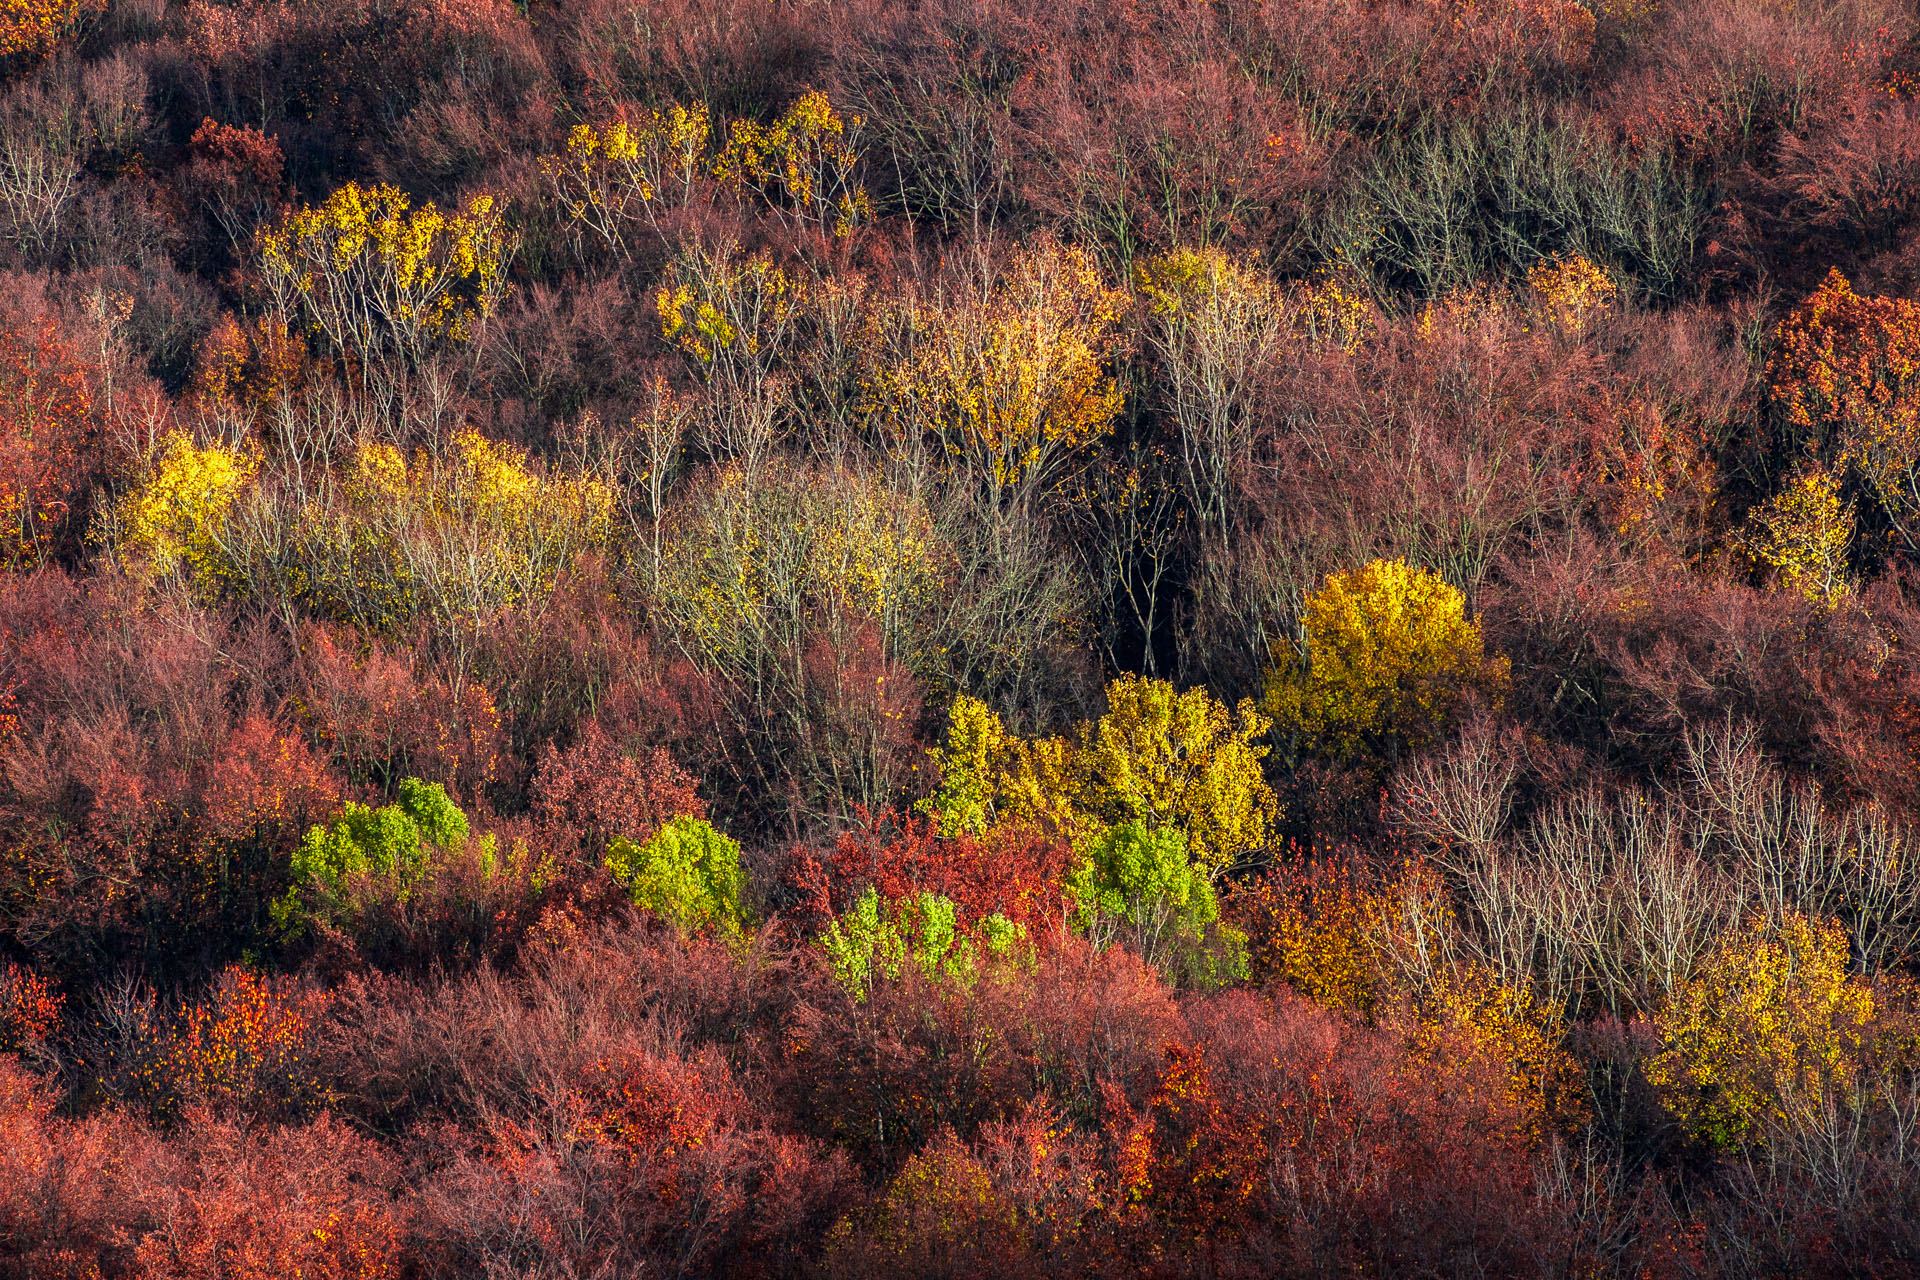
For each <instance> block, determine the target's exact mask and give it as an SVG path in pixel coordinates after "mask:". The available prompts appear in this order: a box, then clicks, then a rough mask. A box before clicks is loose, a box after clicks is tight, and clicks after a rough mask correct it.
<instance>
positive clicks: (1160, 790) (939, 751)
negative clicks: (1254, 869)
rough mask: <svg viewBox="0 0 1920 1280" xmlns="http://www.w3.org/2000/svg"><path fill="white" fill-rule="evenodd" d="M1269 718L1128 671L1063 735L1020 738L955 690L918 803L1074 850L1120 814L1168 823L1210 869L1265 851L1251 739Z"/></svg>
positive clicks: (1264, 806) (1274, 806)
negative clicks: (1030, 831)
mask: <svg viewBox="0 0 1920 1280" xmlns="http://www.w3.org/2000/svg"><path fill="white" fill-rule="evenodd" d="M1268 727H1269V724H1268V721H1267V720H1266V718H1265V717H1263V716H1261V715H1260V714H1259V713H1258V712H1256V711H1255V710H1254V709H1253V704H1252V703H1251V702H1242V703H1241V704H1240V707H1239V710H1238V711H1237V712H1235V711H1233V710H1230V709H1229V708H1228V707H1227V706H1225V705H1224V704H1223V703H1221V702H1219V701H1218V700H1217V699H1215V698H1214V697H1213V696H1212V695H1211V694H1209V693H1208V692H1207V691H1206V690H1205V689H1199V688H1196V689H1189V690H1187V691H1186V692H1184V693H1182V692H1179V691H1177V690H1175V689H1174V687H1173V686H1172V685H1171V684H1169V683H1168V682H1167V681H1164V680H1152V679H1148V678H1146V677H1143V676H1135V675H1128V676H1122V677H1121V678H1119V679H1118V680H1115V681H1114V682H1113V683H1112V684H1110V685H1108V686H1107V712H1106V714H1105V715H1103V716H1101V717H1100V718H1099V719H1098V720H1094V721H1091V722H1089V723H1087V724H1083V725H1082V726H1080V728H1079V730H1078V731H1077V732H1076V733H1075V734H1074V735H1073V736H1072V737H1070V738H1064V737H1054V738H1034V739H1025V738H1021V737H1019V736H1018V735H1015V734H1012V733H1009V732H1008V731H1007V729H1006V726H1005V725H1004V724H1003V723H1002V722H1001V720H1000V717H999V716H997V715H995V714H994V712H993V711H992V710H991V709H990V708H988V707H987V706H986V705H985V704H984V703H982V702H980V701H978V700H977V699H974V698H969V697H965V696H962V697H960V698H957V699H955V701H954V704H953V708H952V710H951V712H950V713H949V716H948V727H947V736H946V742H945V745H943V746H941V747H938V748H935V749H934V750H933V751H932V753H931V754H932V756H933V758H934V760H935V762H936V763H937V764H938V765H939V766H940V771H941V787H940V790H939V792H938V794H937V795H935V796H934V797H933V798H932V800H931V801H930V802H929V807H930V808H931V809H932V810H933V811H934V812H936V813H937V814H938V815H939V818H940V825H941V829H942V830H943V831H945V832H946V833H948V834H955V833H958V832H963V831H967V832H981V831H985V830H987V829H989V828H991V827H995V826H999V825H1001V824H1006V823H1018V822H1037V823H1040V824H1042V825H1044V826H1046V827H1048V828H1049V829H1052V830H1054V831H1057V832H1059V833H1061V834H1062V835H1065V836H1066V837H1067V838H1068V839H1070V840H1072V841H1073V843H1074V844H1075V846H1076V847H1077V848H1081V849H1084V848H1086V847H1088V846H1089V845H1091V844H1092V843H1093V842H1094V841H1096V840H1098V839H1099V837H1100V836H1101V835H1102V834H1104V833H1105V832H1106V831H1107V830H1108V829H1110V828H1111V827H1113V826H1114V825H1116V824H1118V823H1122V822H1137V823H1141V824H1143V825H1145V826H1147V827H1173V828H1177V829H1179V830H1180V831H1181V832H1183V833H1184V834H1185V836H1186V839H1187V846H1188V849H1189V851H1190V852H1191V854H1192V856H1193V859H1194V861H1195V862H1196V863H1198V864H1200V865H1201V866H1203V867H1204V868H1205V869H1206V870H1207V871H1208V873H1209V874H1217V873H1218V872H1220V871H1223V870H1225V869H1226V868H1227V867H1228V866H1230V865H1232V864H1233V863H1234V862H1235V861H1237V860H1242V859H1245V858H1248V857H1250V856H1252V855H1255V854H1258V853H1260V852H1262V851H1264V850H1265V849H1266V847H1267V843H1268V840H1269V837H1270V835H1271V833H1272V830H1273V824H1274V823H1275V821H1276V820H1277V818H1278V816H1279V807H1278V803H1277V801H1276V800H1275V798H1274V794H1273V791H1272V789H1271V788H1270V787H1268V786H1267V783H1266V779H1265V777H1264V776H1263V775H1262V773H1261V769H1260V760H1261V758H1262V757H1263V756H1265V755H1266V753H1267V748H1265V747H1264V746H1257V745H1255V743H1256V740H1257V739H1259V738H1260V737H1261V736H1263V735H1264V734H1265V733H1266V732H1267V729H1268Z"/></svg>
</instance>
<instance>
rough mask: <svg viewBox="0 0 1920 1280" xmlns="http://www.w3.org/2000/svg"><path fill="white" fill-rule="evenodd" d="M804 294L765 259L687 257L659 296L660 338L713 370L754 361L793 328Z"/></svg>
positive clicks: (655, 302)
mask: <svg viewBox="0 0 1920 1280" xmlns="http://www.w3.org/2000/svg"><path fill="white" fill-rule="evenodd" d="M804 297H805V294H804V290H803V289H802V288H801V286H800V284H799V283H798V282H797V281H795V280H794V279H793V278H792V277H790V276H788V275H787V273H786V272H785V271H782V270H781V269H780V268H779V267H778V266H777V265H775V264H774V262H773V260H772V259H771V258H769V257H767V256H766V255H764V254H756V255H754V256H753V257H750V258H737V257H734V256H732V255H730V254H716V255H712V256H706V255H699V256H697V257H694V256H687V257H683V258H682V259H681V261H679V262H678V263H676V264H675V267H674V269H673V271H672V272H671V274H670V275H669V277H668V281H667V283H666V284H663V285H662V286H661V287H660V288H659V290H658V291H657V292H656V293H655V295H654V308H655V310H656V311H657V312H658V313H659V315H660V334H661V336H662V337H664V338H665V339H666V340H667V341H668V342H671V343H672V344H673V345H674V346H676V347H678V348H680V350H681V351H683V352H685V353H686V354H687V355H688V356H691V357H692V358H693V359H694V360H695V361H696V362H698V363H699V364H700V365H701V366H703V367H705V368H708V369H710V368H711V366H712V365H713V364H714V362H715V361H717V360H720V359H722V358H727V357H731V358H733V359H735V360H737V361H752V360H754V359H756V358H757V357H759V356H760V355H761V354H762V352H763V349H764V348H765V347H766V345H767V344H768V343H769V342H770V341H771V340H772V339H773V337H774V335H776V334H778V333H780V332H782V331H784V330H785V328H786V327H787V326H788V325H790V324H791V323H792V320H793V318H794V315H795V314H796V312H797V311H798V309H799V307H800V305H801V303H802V301H803V300H804Z"/></svg>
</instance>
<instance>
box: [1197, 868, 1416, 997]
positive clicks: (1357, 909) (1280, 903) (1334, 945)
mask: <svg viewBox="0 0 1920 1280" xmlns="http://www.w3.org/2000/svg"><path fill="white" fill-rule="evenodd" d="M1232 911H1233V914H1234V916H1235V918H1236V919H1240V920H1244V921H1246V922H1247V933H1248V939H1249V941H1248V952H1249V955H1248V962H1249V968H1250V970H1251V972H1252V974H1253V976H1254V978H1255V980H1256V981H1265V980H1269V979H1277V980H1279V981H1281V982H1285V983H1286V984H1287V985H1288V986H1290V987H1292V988H1293V989H1294V990H1296V991H1298V992H1300V993H1301V994H1302V995H1304V996H1306V997H1308V998H1309V999H1311V1000H1313V1001H1314V1002H1315V1003H1316V1004H1320V1005H1323V1006H1325V1007H1326V1008H1329V1009H1333V1010H1336V1011H1338V1012H1341V1013H1351V1014H1359V1015H1361V1016H1363V1017H1371V1016H1372V1015H1373V1013H1374V1012H1375V1011H1376V1009H1377V1008H1378V1007H1379V1006H1380V1004H1381V1003H1382V1002H1383V1001H1384V1000H1386V999H1387V998H1388V997H1389V996H1390V995H1391V994H1392V992H1393V974H1392V972H1391V965H1390V964H1389V962H1388V959H1387V955H1386V951H1385V947H1384V939H1383V937H1382V931H1383V930H1384V929H1385V927H1386V924H1387V921H1388V920H1389V919H1390V918H1391V917H1392V914H1393V913H1392V909H1391V904H1390V903H1389V902H1388V901H1387V899H1386V898H1385V897H1384V896H1383V895H1382V894H1380V893H1379V892H1378V891H1376V890H1375V889H1374V888H1373V887H1372V886H1371V885H1369V884H1367V883H1365V882H1364V881H1363V880H1362V879H1361V878H1360V877H1359V876H1357V875H1356V874H1354V872H1353V870H1352V869H1351V868H1349V867H1347V866H1344V865H1340V864H1336V863H1330V862H1329V863H1320V864H1307V865H1295V866H1290V867H1285V868H1282V869H1278V870H1276V871H1274V872H1273V873H1271V874H1270V875H1267V876H1265V877H1263V878H1261V879H1260V880H1258V881H1256V882H1254V883H1253V884H1251V885H1248V886H1246V887H1243V888H1241V889H1240V890H1239V891H1238V892H1237V893H1236V894H1235V896H1234V898H1233V901H1232Z"/></svg>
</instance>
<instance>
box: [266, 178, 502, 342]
mask: <svg viewBox="0 0 1920 1280" xmlns="http://www.w3.org/2000/svg"><path fill="white" fill-rule="evenodd" d="M512 247H513V240H512V236H511V235H510V234H509V232H508V230H507V228H506V224H505V220H504V219H503V217H502V215H501V212H500V210H499V208H498V207H497V202H496V201H495V199H494V197H492V196H489V195H477V196H474V197H473V198H472V199H471V200H469V201H468V202H467V203H466V205H465V207H464V208H462V209H460V210H459V211H457V212H451V213H450V212H444V211H442V210H441V209H440V208H438V207H437V206H435V205H432V204H428V205H424V206H422V207H421V208H419V209H414V208H412V202H411V201H410V200H409V199H408V198H407V196H406V194H405V193H404V192H402V191H401V190H400V189H399V188H397V187H392V186H384V185H383V186H376V187H362V186H360V185H359V184H358V183H352V182H350V183H348V184H347V185H346V186H344V187H341V188H340V189H339V190H337V191H335V192H334V193H333V194H332V195H331V196H329V197H328V198H327V200H326V202H325V203H324V204H321V205H318V206H308V207H303V208H300V209H297V210H295V211H293V212H292V213H290V214H288V215H287V217H286V218H285V219H284V220H283V221H282V222H281V223H280V225H279V226H277V227H275V228H273V229H271V230H268V231H266V232H263V233H262V235H261V239H260V266H261V271H262V274H263V275H264V276H265V279H266V283H267V287H268V288H269V290H271V291H272V293H273V295H274V297H275V300H276V302H277V303H278V304H279V305H280V306H281V307H282V309H283V311H284V312H285V313H287V314H292V313H293V312H294V311H296V310H298V311H300V312H302V313H304V314H305V315H306V317H307V319H308V321H309V322H310V323H311V324H312V326H313V328H314V329H315V330H316V331H317V332H319V333H320V334H321V335H322V336H324V337H325V338H326V339H327V341H328V342H329V343H330V344H331V345H332V346H333V348H334V349H335V350H336V351H339V352H342V353H352V354H355V355H358V356H359V357H360V358H362V359H372V358H374V357H376V356H378V355H379V354H381V353H382V352H384V351H386V350H388V349H389V348H392V349H396V350H397V351H398V352H399V353H400V354H402V355H403V356H405V357H406V358H408V359H413V360H417V359H418V358H419V357H420V356H421V355H422V354H423V353H424V351H425V350H426V348H427V345H428V344H429V343H430V342H431V341H433V340H435V339H441V338H445V339H449V340H452V341H455V342H464V341H466V340H467V339H469V338H471V337H472V335H473V332H474V328H475V325H476V324H477V323H478V322H480V321H484V320H486V319H487V318H489V317H491V316H492V315H493V313H494V311H495V310H496V308H498V306H499V304H500V302H501V301H502V299H503V298H504V297H505V296H506V292H507V280H506V263H507V259H508V257H509V256H510V255H511V252H512Z"/></svg>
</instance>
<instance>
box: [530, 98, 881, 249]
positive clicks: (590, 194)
mask: <svg viewBox="0 0 1920 1280" xmlns="http://www.w3.org/2000/svg"><path fill="white" fill-rule="evenodd" d="M861 124H862V120H861V118H860V117H859V116H852V117H850V118H844V119H843V118H842V117H841V116H840V114H839V113H838V112H836V111H835V110H834V109H833V106H832V104H831V103H829V102H828V101H827V96H826V95H825V94H823V93H819V92H817V91H812V92H808V93H804V94H802V95H801V96H800V97H799V98H798V99H797V100H796V101H795V102H794V103H793V105H792V106H791V107H789V108H788V109H787V110H786V112H785V113H784V114H782V115H781V116H780V117H779V118H778V119H776V120H774V121H773V122H772V123H771V124H764V125H763V124H759V123H756V122H754V121H751V120H733V121H731V122H729V123H728V125H727V128H726V141H725V143H724V144H723V145H722V146H721V147H720V148H719V149H718V150H717V151H716V150H715V149H714V147H713V138H714V132H715V131H714V127H713V121H712V119H711V117H710V116H709V115H708V112H707V108H706V107H705V106H704V105H702V104H699V103H696V104H694V105H693V106H691V107H683V106H680V105H678V104H675V105H673V106H670V107H668V108H667V109H666V110H665V111H655V112H652V113H650V114H649V115H648V116H647V118H646V119H644V120H642V121H640V122H639V123H638V124H628V123H627V122H625V121H623V120H612V121H608V122H605V123H602V124H599V125H595V124H591V123H583V124H579V125H575V126H574V128H573V130H572V131H571V132H570V133H569V134H568V135H567V149H566V152H565V153H564V154H560V155H547V156H542V157H541V158H540V172H541V174H542V176H544V177H545V178H546V180H547V184H548V187H549V188H550V189H551V190H552V192H553V193H554V198H555V201H556V203H558V205H559V206H560V209H561V211H562V212H564V213H565V214H566V216H567V218H568V219H569V220H570V221H572V222H573V223H574V224H576V225H578V226H580V227H583V228H585V229H586V230H589V231H591V232H593V233H594V234H595V235H598V236H599V237H600V238H601V239H602V240H604V241H606V243H607V245H608V246H609V247H611V248H612V249H614V250H615V251H616V252H620V253H624V252H625V251H626V233H627V228H628V227H629V226H631V225H632V224H633V223H634V222H635V221H636V220H642V219H644V220H645V221H646V222H647V223H648V225H649V226H651V227H652V228H653V229H654V230H655V231H656V232H657V231H658V230H659V229H660V216H661V214H662V213H663V212H664V211H665V210H667V209H670V208H675V207H678V206H680V205H684V204H686V203H687V202H688V201H689V200H691V199H692V198H693V196H694V194H695V192H696V190H698V189H699V187H700V185H701V184H702V183H703V182H706V181H708V180H711V181H713V182H715V183H717V184H719V185H720V186H721V187H723V188H727V189H731V190H733V191H736V192H746V191H752V192H755V193H757V194H758V195H760V196H761V197H762V198H763V199H765V200H766V202H767V204H768V205H769V206H770V207H771V208H773V209H775V210H777V211H779V212H781V213H783V214H785V215H787V216H790V217H793V218H794V219H796V220H798V221H799V222H802V223H805V224H809V225H812V226H814V227H817V228H819V229H821V230H823V231H830V232H831V233H832V234H833V235H835V236H843V237H844V236H847V235H850V234H852V232H853V229H854V228H855V227H857V226H858V225H859V224H860V223H862V222H864V221H866V220H867V219H868V218H870V217H871V216H872V214H873V204H872V200H871V198H870V197H869V196H868V195H867V192H866V189H865V188H864V187H862V186H861V185H860V184H859V183H858V182H857V181H856V180H855V178H854V171H855V169H856V168H857V167H858V166H859V163H860V154H859V149H858V147H857V145H856V142H857V139H858V135H859V131H860V126H861Z"/></svg>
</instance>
